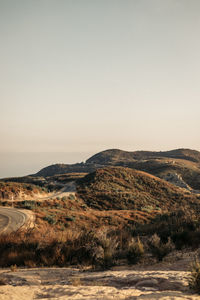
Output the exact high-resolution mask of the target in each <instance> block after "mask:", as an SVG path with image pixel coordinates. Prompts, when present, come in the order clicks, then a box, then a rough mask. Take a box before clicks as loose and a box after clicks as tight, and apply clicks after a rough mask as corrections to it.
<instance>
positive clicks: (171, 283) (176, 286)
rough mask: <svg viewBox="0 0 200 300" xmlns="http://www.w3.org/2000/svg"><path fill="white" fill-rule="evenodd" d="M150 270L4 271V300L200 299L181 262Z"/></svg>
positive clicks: (0, 275)
mask: <svg viewBox="0 0 200 300" xmlns="http://www.w3.org/2000/svg"><path fill="white" fill-rule="evenodd" d="M176 267H177V269H178V270H177V269H176V271H175V270H173V269H174V268H173V266H171V267H170V268H169V267H167V266H166V265H156V266H152V267H151V266H149V267H146V268H143V269H142V268H138V270H136V269H135V268H134V267H128V266H124V267H115V268H113V269H112V270H108V271H101V272H90V271H83V270H79V269H75V268H34V269H17V270H16V271H15V272H12V271H11V270H10V269H1V270H0V282H1V279H2V280H3V281H4V283H5V285H1V286H0V300H8V299H14V300H28V299H91V300H96V299H126V300H131V299H165V300H167V299H200V295H197V294H194V293H192V292H191V291H190V290H189V288H188V277H189V276H190V273H189V272H187V271H184V270H181V269H183V268H182V267H183V265H182V264H181V261H180V262H179V265H177V266H176Z"/></svg>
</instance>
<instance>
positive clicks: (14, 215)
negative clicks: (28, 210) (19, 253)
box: [0, 207, 27, 233]
mask: <svg viewBox="0 0 200 300" xmlns="http://www.w3.org/2000/svg"><path fill="white" fill-rule="evenodd" d="M26 220H27V216H26V214H24V213H23V212H21V211H20V210H18V209H15V208H7V207H0V233H10V232H12V231H16V230H17V229H19V228H20V227H21V226H22V225H24V223H25V222H26Z"/></svg>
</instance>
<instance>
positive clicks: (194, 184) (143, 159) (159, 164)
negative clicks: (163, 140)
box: [32, 149, 200, 191]
mask: <svg viewBox="0 0 200 300" xmlns="http://www.w3.org/2000/svg"><path fill="white" fill-rule="evenodd" d="M106 166H122V167H128V168H131V169H137V170H141V171H144V172H147V173H150V174H152V175H155V176H157V177H160V178H162V179H165V180H167V181H169V182H171V183H172V184H175V185H177V186H180V187H185V188H187V189H188V190H197V191H199V190H200V152H199V151H196V150H190V149H175V150H171V151H159V152H154V151H134V152H128V151H123V150H119V149H110V150H105V151H102V152H99V153H97V154H95V155H93V156H92V157H90V158H89V159H88V160H87V161H86V162H85V163H77V164H71V165H70V164H55V165H51V166H48V167H46V168H43V169H42V170H40V171H39V172H38V173H36V174H35V175H32V176H34V177H35V176H36V177H40V176H42V177H45V178H46V177H48V176H54V175H56V174H68V173H74V172H76V173H91V172H94V171H95V170H97V169H99V168H102V167H106Z"/></svg>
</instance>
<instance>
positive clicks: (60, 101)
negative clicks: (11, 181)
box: [0, 0, 200, 176]
mask: <svg viewBox="0 0 200 300" xmlns="http://www.w3.org/2000/svg"><path fill="white" fill-rule="evenodd" d="M199 15H200V1H199V0H190V1H188V0H109V1H108V0H99V1H98V0H84V1H83V0H76V1H73V0H40V1H35V0H17V1H16V0H0V38H1V47H0V66H1V67H0V112H1V115H0V153H4V154H0V156H1V158H0V174H1V175H0V176H8V175H11V176H14V175H17V174H18V175H21V174H22V173H25V174H27V173H31V172H35V171H37V170H38V168H40V167H43V166H45V165H47V164H51V163H56V162H63V163H70V162H75V161H81V160H84V159H87V158H88V156H89V155H85V153H88V154H89V153H91V154H94V153H95V152H99V151H101V150H105V149H109V148H119V149H123V150H130V151H136V150H141V149H143V150H156V151H159V150H170V149H176V148H191V149H196V150H200V135H199V130H200V117H199V112H200V84H199V78H200V39H199V32H200V17H199ZM5 153H6V155H5ZM8 153H11V154H8ZM18 153H26V154H25V155H24V156H23V155H21V154H20V155H21V156H20V155H19V154H18ZM32 153H35V154H32ZM39 153H48V154H45V155H42V156H41V155H40V154H39ZM56 153H57V154H56ZM59 153H66V155H63V154H59ZM67 153H68V154H67ZM70 153H71V154H70ZM72 153H74V155H72ZM77 153H79V154H77ZM56 155H57V156H56ZM19 157H21V158H19ZM28 157H29V158H28Z"/></svg>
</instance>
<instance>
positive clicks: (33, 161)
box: [0, 152, 94, 178]
mask: <svg viewBox="0 0 200 300" xmlns="http://www.w3.org/2000/svg"><path fill="white" fill-rule="evenodd" d="M92 154H94V153H84V152H83V153H76V152H74V153H37V152H35V153H30V152H27V153H1V154H0V165H1V168H0V178H3V177H13V176H24V175H30V174H35V173H37V172H38V171H39V170H40V169H42V168H44V167H47V166H48V165H52V164H55V163H65V164H72V163H77V162H79V163H80V162H83V161H85V160H86V159H88V158H89V157H90V155H92Z"/></svg>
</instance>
